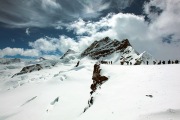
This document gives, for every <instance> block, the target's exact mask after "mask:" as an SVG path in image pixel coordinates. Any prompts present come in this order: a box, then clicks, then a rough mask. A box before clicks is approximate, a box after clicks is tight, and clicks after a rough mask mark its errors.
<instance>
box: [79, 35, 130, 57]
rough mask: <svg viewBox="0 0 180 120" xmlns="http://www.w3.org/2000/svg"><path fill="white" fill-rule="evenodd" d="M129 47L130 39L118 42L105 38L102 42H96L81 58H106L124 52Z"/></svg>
mask: <svg viewBox="0 0 180 120" xmlns="http://www.w3.org/2000/svg"><path fill="white" fill-rule="evenodd" d="M128 46H131V44H130V43H129V41H128V39H125V40H123V41H118V40H111V39H110V38H109V37H105V38H104V39H102V40H100V41H94V42H93V43H92V44H91V45H90V46H89V47H88V48H87V49H86V50H85V51H84V52H83V53H82V54H81V57H85V56H90V57H91V58H92V59H99V58H100V57H105V56H107V55H110V54H112V53H114V52H123V51H124V50H125V49H126V48H127V47H128Z"/></svg>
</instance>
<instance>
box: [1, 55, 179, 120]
mask: <svg viewBox="0 0 180 120" xmlns="http://www.w3.org/2000/svg"><path fill="white" fill-rule="evenodd" d="M94 63H95V61H90V60H88V59H85V58H84V59H82V60H81V61H80V64H79V66H78V67H74V66H75V64H56V65H55V66H54V67H50V68H46V69H43V70H41V71H35V72H32V73H27V74H23V75H19V76H15V77H14V78H11V77H12V75H13V74H15V73H17V72H19V71H20V70H21V69H22V67H23V65H24V64H23V65H19V66H17V65H16V64H14V65H12V66H14V67H11V68H13V69H9V68H7V65H0V120H179V119H180V87H179V86H180V80H179V78H180V74H178V71H180V65H178V64H176V65H175V64H174V65H148V66H147V65H139V66H127V65H124V66H122V65H117V64H116V65H114V64H113V65H101V69H102V75H105V76H107V77H108V78H109V80H108V81H106V82H105V83H104V84H103V85H102V86H101V88H98V89H97V91H96V92H95V93H94V96H95V99H94V103H93V105H92V106H91V107H90V108H89V109H88V110H87V111H86V112H85V113H83V110H84V108H85V107H86V106H87V105H88V100H89V98H90V91H91V90H90V85H91V84H92V82H93V81H92V72H93V65H94Z"/></svg>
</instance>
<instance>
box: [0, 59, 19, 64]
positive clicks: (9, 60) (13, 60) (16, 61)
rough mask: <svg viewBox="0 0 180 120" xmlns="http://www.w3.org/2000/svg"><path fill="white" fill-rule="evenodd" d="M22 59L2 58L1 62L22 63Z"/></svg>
mask: <svg viewBox="0 0 180 120" xmlns="http://www.w3.org/2000/svg"><path fill="white" fill-rule="evenodd" d="M20 62H21V59H19V58H0V64H12V63H20Z"/></svg>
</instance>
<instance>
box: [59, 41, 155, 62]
mask: <svg viewBox="0 0 180 120" xmlns="http://www.w3.org/2000/svg"><path fill="white" fill-rule="evenodd" d="M71 58H72V59H73V60H75V59H76V58H77V59H82V58H90V59H93V60H99V61H101V60H103V61H112V62H113V63H118V64H120V63H121V64H122V63H123V64H147V61H148V64H152V63H153V61H156V60H155V59H154V58H153V56H152V55H151V54H149V53H147V52H143V53H141V54H139V53H138V52H137V51H136V50H135V49H134V48H133V47H132V45H131V44H130V42H129V40H128V39H124V40H122V41H119V40H112V39H110V38H109V37H105V38H103V39H101V40H99V41H94V42H93V43H92V44H91V45H90V46H89V47H88V48H86V49H85V50H84V51H83V52H82V53H77V52H75V51H73V50H71V49H69V50H68V51H67V52H66V53H65V54H64V55H63V56H62V57H61V59H66V61H70V60H71Z"/></svg>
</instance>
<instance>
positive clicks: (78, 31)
mask: <svg viewBox="0 0 180 120" xmlns="http://www.w3.org/2000/svg"><path fill="white" fill-rule="evenodd" d="M106 36H109V37H110V38H111V39H117V40H119V41H121V40H123V39H129V41H130V43H131V45H132V46H133V47H134V49H136V50H137V51H138V52H140V53H141V52H143V51H147V52H149V53H150V54H152V55H153V56H154V58H156V59H161V60H168V59H180V0H1V1H0V40H1V43H0V57H20V58H38V57H45V58H59V57H60V56H61V55H62V54H63V53H65V52H66V51H67V50H68V49H69V48H70V49H73V50H75V51H83V50H84V49H86V48H87V47H88V46H89V45H90V44H91V43H92V42H94V41H95V40H100V39H102V38H104V37H106Z"/></svg>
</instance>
